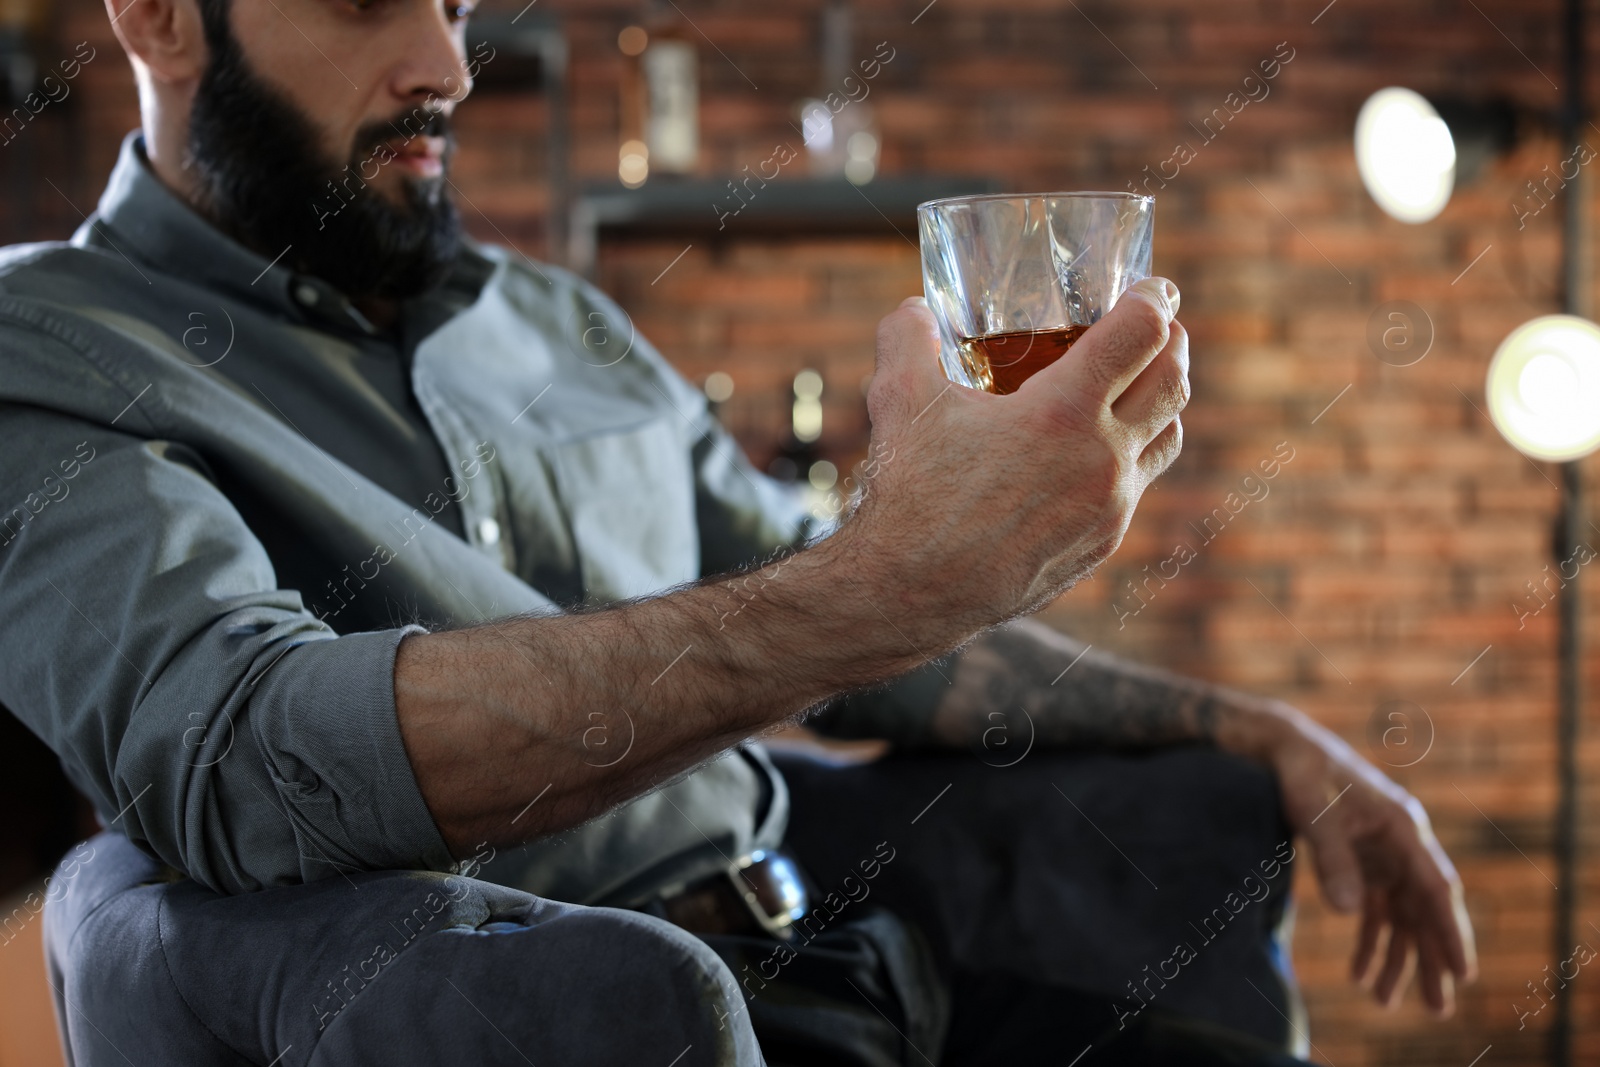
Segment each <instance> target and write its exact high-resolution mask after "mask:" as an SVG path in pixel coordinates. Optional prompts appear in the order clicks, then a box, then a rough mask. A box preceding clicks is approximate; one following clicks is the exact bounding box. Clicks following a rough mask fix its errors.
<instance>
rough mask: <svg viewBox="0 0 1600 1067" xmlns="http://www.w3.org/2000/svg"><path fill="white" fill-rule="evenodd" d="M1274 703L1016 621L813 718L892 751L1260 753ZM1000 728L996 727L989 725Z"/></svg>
mask: <svg viewBox="0 0 1600 1067" xmlns="http://www.w3.org/2000/svg"><path fill="white" fill-rule="evenodd" d="M1274 710H1276V709H1274V708H1273V706H1272V704H1271V702H1269V701H1265V700H1261V699H1258V698H1255V697H1251V696H1249V695H1248V694H1245V693H1239V692H1233V691H1229V690H1225V689H1223V688H1222V687H1220V686H1215V685H1212V684H1210V683H1207V682H1202V681H1200V680H1198V679H1194V678H1185V677H1183V676H1182V675H1178V674H1174V673H1172V672H1171V671H1165V670H1161V669H1159V668H1156V667H1149V666H1145V665H1143V664H1139V663H1134V662H1132V661H1130V660H1126V659H1122V658H1119V657H1117V656H1113V655H1109V654H1107V653H1103V652H1099V651H1095V650H1092V649H1086V648H1085V646H1084V645H1083V644H1082V643H1081V642H1079V641H1076V640H1074V639H1072V638H1070V637H1067V636H1066V635H1064V634H1061V633H1058V632H1057V631H1055V630H1053V629H1051V628H1050V627H1048V626H1045V625H1043V624H1042V623H1038V622H1035V621H1033V620H1029V619H1024V620H1019V621H1017V622H1013V623H1010V624H1008V625H1006V626H1002V627H999V628H997V629H994V630H990V631H989V632H987V633H985V634H983V635H982V636H980V637H978V638H977V639H976V640H974V641H973V642H972V643H971V644H969V645H968V646H967V647H966V648H965V649H963V650H962V651H960V652H958V653H954V654H952V655H950V656H947V657H944V658H943V659H939V660H935V661H933V662H931V663H928V664H926V665H924V666H923V667H920V668H918V669H917V670H916V671H914V672H913V673H912V674H911V675H908V676H905V677H903V678H902V679H900V680H898V681H897V682H896V683H894V684H893V685H891V686H890V687H889V688H888V689H880V690H872V691H866V692H859V693H855V694H852V695H851V696H849V697H845V698H842V699H840V700H839V701H837V702H836V703H835V704H833V705H832V706H830V707H828V708H827V709H825V710H823V711H822V712H820V713H819V714H818V715H817V716H816V717H815V718H814V719H813V720H812V722H811V725H813V726H814V727H815V728H816V729H817V730H818V731H819V732H821V733H824V734H828V735H829V736H833V737H882V738H886V739H887V740H889V741H891V742H893V743H894V744H895V745H896V747H899V748H965V749H971V750H979V749H981V748H982V747H983V746H984V745H985V744H986V742H987V741H991V740H993V739H996V738H998V737H1000V736H1002V735H1003V736H1004V737H1005V738H1006V741H1007V743H1011V742H1014V741H1020V740H1021V739H1023V738H1027V737H1029V736H1032V737H1033V738H1034V743H1035V744H1039V745H1045V746H1057V747H1074V748H1077V747H1103V748H1145V747H1155V746H1161V745H1172V744H1184V743H1196V742H1198V743H1215V744H1217V745H1219V746H1220V747H1223V748H1226V749H1229V750H1230V751H1236V752H1238V753H1239V754H1241V755H1246V756H1250V757H1253V758H1257V759H1263V760H1264V759H1265V758H1266V757H1267V755H1268V752H1269V750H1270V749H1271V747H1272V746H1273V744H1275V742H1276V741H1277V740H1278V738H1279V736H1280V735H1281V734H1282V733H1283V731H1284V730H1285V729H1286V726H1285V724H1284V721H1283V720H1282V718H1281V717H1280V716H1279V715H1277V714H1274V713H1273V712H1274ZM997 729H998V730H1000V731H1002V733H996V731H997Z"/></svg>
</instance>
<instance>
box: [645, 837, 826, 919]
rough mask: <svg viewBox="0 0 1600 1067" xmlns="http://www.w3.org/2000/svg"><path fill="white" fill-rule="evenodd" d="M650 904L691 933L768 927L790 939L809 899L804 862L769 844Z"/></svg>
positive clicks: (807, 906)
mask: <svg viewBox="0 0 1600 1067" xmlns="http://www.w3.org/2000/svg"><path fill="white" fill-rule="evenodd" d="M651 905H652V906H650V907H648V908H647V909H646V910H649V911H651V912H654V913H656V914H658V915H660V917H661V918H664V919H666V920H667V921H668V922H670V923H672V924H673V925H675V926H680V927H682V928H683V929H685V930H688V931H689V932H690V933H695V934H759V933H767V934H770V935H772V936H773V937H777V938H780V939H783V940H788V939H789V937H790V936H791V935H792V934H793V930H792V926H793V924H794V922H795V920H797V919H799V918H800V917H801V916H803V915H805V913H806V912H807V911H808V910H809V909H810V906H811V903H810V895H809V894H808V893H807V892H806V883H805V876H804V874H803V873H802V872H801V869H800V865H799V864H798V863H797V862H795V860H794V858H793V857H792V856H790V855H788V854H787V853H784V852H782V851H780V850H778V849H769V850H765V851H761V852H753V853H751V854H750V855H748V856H744V857H742V858H740V859H737V860H735V861H733V862H732V863H730V864H729V865H728V866H727V867H726V868H725V869H724V870H722V871H719V872H718V873H716V874H713V875H710V876H708V877H706V878H702V879H700V880H699V881H697V882H691V883H689V884H688V885H686V886H684V887H682V888H681V889H677V890H669V891H668V892H666V893H663V894H662V895H661V896H660V897H658V898H657V899H656V900H655V901H652V902H651Z"/></svg>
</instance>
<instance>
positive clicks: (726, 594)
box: [395, 532, 954, 856]
mask: <svg viewBox="0 0 1600 1067" xmlns="http://www.w3.org/2000/svg"><path fill="white" fill-rule="evenodd" d="M852 548H853V546H852V544H851V539H850V537H849V536H848V535H847V534H844V533H843V532H841V534H836V535H835V536H834V537H833V538H830V539H829V540H828V541H825V542H823V543H822V544H820V545H817V546H815V547H814V548H811V549H808V550H806V551H803V552H800V553H797V554H795V555H793V556H790V557H788V558H786V559H782V560H779V561H777V562H774V563H770V564H768V565H766V566H764V567H761V568H759V569H757V570H755V571H752V572H750V573H749V574H746V575H739V576H736V577H734V578H725V579H720V580H716V581H711V582H706V583H703V584H701V585H697V586H694V587H690V588H688V589H684V590H680V591H678V592H675V593H672V594H670V595H667V596H663V597H659V598H655V599H652V600H646V601H641V602H637V603H633V604H628V605H624V606H620V607H616V608H610V609H606V610H603V611H595V612H588V613H579V614H572V615H563V616H555V617H546V618H532V619H528V618H523V619H508V620H505V621H502V622H497V623H491V624H489V625H486V626H480V627H475V628H473V629H467V630H460V631H451V632H444V633H435V634H423V635H414V636H411V637H408V638H406V639H405V640H404V641H403V642H402V643H401V645H400V649H399V653H398V655H397V657H396V661H395V706H396V714H397V717H398V719H399V723H400V730H401V735H402V737H403V738H404V741H405V745H406V750H407V754H408V756H409V757H410V760H411V763H412V767H413V770H414V771H415V773H416V777H417V782H418V785H419V787H420V788H421V791H422V795H423V797H424V799H425V800H426V801H427V803H428V807H429V809H430V811H431V812H432V813H433V816H434V819H435V821H436V822H437V824H438V826H439V829H440V832H441V833H442V834H443V836H444V838H445V841H446V842H447V843H448V844H449V845H450V847H451V850H452V853H453V854H455V855H457V856H461V855H466V854H468V853H470V851H471V849H472V848H473V847H474V846H476V845H477V844H478V843H480V842H489V843H491V844H509V843H515V842H520V841H524V840H527V839H529V838H531V837H534V836H538V835H542V834H548V833H552V832H555V831H557V830H561V829H564V828H566V827H570V826H575V825H577V824H579V823H582V822H584V821H586V820H588V819H590V818H593V817H594V816H596V815H599V814H601V813H602V812H604V811H606V810H607V809H609V808H611V807H613V806H615V805H616V804H618V803H621V802H622V801H624V800H627V799H629V798H631V797H634V796H637V795H639V794H641V793H643V792H645V791H647V790H648V789H650V788H652V787H653V786H655V785H657V784H659V783H661V782H663V781H666V780H670V779H671V778H673V777H675V776H677V775H680V774H682V773H684V772H686V771H689V770H690V769H692V768H694V767H695V766H696V765H698V764H700V763H702V762H704V761H705V760H707V759H709V758H710V757H712V756H714V755H715V754H716V753H718V752H720V751H723V750H725V749H727V748H728V747H729V746H731V745H734V744H736V743H738V742H739V741H741V740H743V739H745V738H747V737H749V736H751V735H752V734H755V733H759V732H760V731H762V730H764V729H766V728H768V727H771V726H774V725H776V724H778V723H781V722H783V721H784V720H786V719H789V718H792V717H793V716H795V715H796V714H798V713H800V712H802V711H804V710H805V709H806V708H807V707H810V706H811V705H813V704H815V703H817V702H818V701H821V700H823V699H824V698H826V697H827V696H829V695H830V694H832V693H834V692H837V691H839V690H841V689H844V688H848V687H850V686H855V685H862V684H869V683H872V682H876V681H879V680H881V679H882V678H885V677H888V676H892V675H895V674H898V673H900V672H903V671H905V670H906V669H908V668H909V667H911V666H913V665H914V664H915V662H916V658H915V657H916V652H915V650H914V649H913V648H911V647H910V645H908V643H907V640H906V639H905V637H903V636H902V635H901V633H900V632H899V631H897V630H896V629H895V628H893V627H889V626H885V625H884V624H883V621H882V618H881V616H879V615H878V614H877V611H878V608H877V606H876V604H877V603H879V602H882V601H884V600H887V599H889V598H888V595H887V594H886V593H881V592H877V591H875V590H874V588H873V587H872V585H871V584H870V583H869V582H868V581H867V575H865V574H863V573H862V572H861V568H860V567H859V566H858V565H856V564H855V563H854V562H853V560H852V557H853V552H852ZM886 606H887V605H886ZM924 637H925V639H932V640H937V638H936V637H932V638H929V637H927V636H926V635H924ZM950 640H951V642H952V643H953V641H954V638H953V637H952V638H951V639H950ZM623 753H626V755H624V754H623ZM535 797H538V798H539V799H538V802H537V803H536V804H533V805H532V806H531V807H529V802H530V801H531V800H533V799H534V798H535Z"/></svg>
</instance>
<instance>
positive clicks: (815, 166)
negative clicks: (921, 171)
mask: <svg viewBox="0 0 1600 1067" xmlns="http://www.w3.org/2000/svg"><path fill="white" fill-rule="evenodd" d="M854 22H855V19H854V13H853V12H852V11H851V9H850V5H849V4H848V3H845V2H842V0H840V2H835V3H833V4H831V5H830V6H829V7H828V8H827V9H826V10H825V11H823V13H822V90H821V92H820V93H819V95H817V96H814V97H807V98H806V99H804V100H801V101H800V103H799V105H798V113H799V120H800V132H801V136H802V137H803V138H804V139H805V143H806V150H807V153H808V154H809V155H810V157H811V173H812V174H815V175H817V176H818V177H826V178H837V177H839V176H841V175H843V176H844V177H845V178H848V179H849V180H850V181H851V182H854V183H855V184H856V185H865V184H866V183H867V182H870V181H871V180H872V179H873V176H874V175H875V174H876V173H877V170H878V148H879V141H878V129H877V123H876V122H875V121H874V117H873V114H872V105H871V104H869V103H867V95H868V94H869V93H870V92H871V85H870V84H869V82H870V79H867V78H864V77H863V76H862V74H861V72H860V71H858V70H857V69H856V67H855V65H854V64H853V63H852V48H853V47H854V29H855V27H854Z"/></svg>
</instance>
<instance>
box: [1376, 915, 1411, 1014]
mask: <svg viewBox="0 0 1600 1067" xmlns="http://www.w3.org/2000/svg"><path fill="white" fill-rule="evenodd" d="M1416 963H1417V956H1416V952H1415V951H1414V949H1413V947H1412V941H1411V932H1410V931H1409V930H1406V929H1405V928H1404V927H1400V926H1393V925H1391V926H1390V927H1389V951H1388V952H1387V953H1386V954H1385V955H1384V959H1383V970H1382V971H1381V972H1379V974H1378V980H1377V982H1376V983H1374V984H1373V987H1372V995H1373V997H1374V998H1375V999H1376V1000H1377V1001H1378V1003H1380V1004H1382V1005H1384V1006H1385V1007H1393V1006H1394V1005H1395V1004H1397V1003H1398V1002H1399V1000H1400V997H1401V996H1402V995H1403V994H1404V993H1405V991H1406V986H1408V985H1410V984H1411V975H1412V973H1413V971H1414V970H1415V968H1416Z"/></svg>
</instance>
